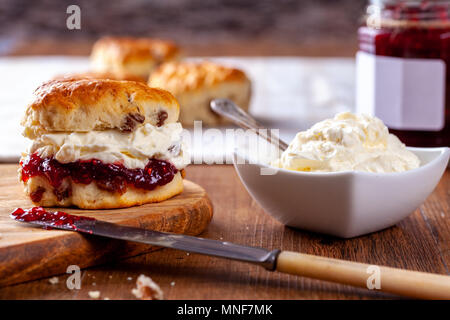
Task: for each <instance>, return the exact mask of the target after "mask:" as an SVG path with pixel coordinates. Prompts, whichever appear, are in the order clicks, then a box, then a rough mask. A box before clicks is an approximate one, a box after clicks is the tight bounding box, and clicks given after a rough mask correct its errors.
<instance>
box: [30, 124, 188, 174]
mask: <svg viewBox="0 0 450 320" xmlns="http://www.w3.org/2000/svg"><path fill="white" fill-rule="evenodd" d="M182 131H183V128H182V126H181V124H180V123H168V124H166V125H163V126H161V127H155V126H152V125H151V124H145V125H142V126H140V127H138V128H136V130H134V131H133V132H130V133H122V132H120V131H117V130H105V131H90V132H71V133H48V134H43V135H41V136H39V137H38V138H37V139H35V140H34V141H33V144H32V145H31V147H30V150H29V152H30V153H34V152H38V154H39V155H40V156H41V157H51V156H53V157H54V158H55V159H56V160H58V161H59V162H61V163H69V162H74V161H77V160H89V159H98V160H101V161H103V162H105V163H115V162H120V163H122V164H123V165H124V166H125V167H127V168H130V169H134V168H144V167H145V165H146V164H147V163H148V160H149V158H156V159H160V160H168V161H170V162H171V163H172V164H173V165H174V166H175V167H176V168H177V169H179V170H180V169H183V168H184V167H186V165H187V164H188V162H189V156H188V154H187V153H186V152H185V150H184V144H183V143H182Z"/></svg>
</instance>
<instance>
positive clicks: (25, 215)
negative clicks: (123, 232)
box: [11, 207, 95, 231]
mask: <svg viewBox="0 0 450 320" xmlns="http://www.w3.org/2000/svg"><path fill="white" fill-rule="evenodd" d="M11 218H13V219H14V220H18V221H22V222H43V223H46V226H47V227H48V225H50V228H51V227H52V226H53V227H61V228H65V229H72V230H75V231H76V230H78V227H77V225H76V223H77V222H81V221H95V219H94V218H89V217H84V216H75V215H71V214H68V213H65V212H62V211H55V212H50V211H46V210H45V209H44V208H42V207H33V208H31V209H26V210H24V209H22V208H17V209H16V210H14V211H13V212H12V213H11Z"/></svg>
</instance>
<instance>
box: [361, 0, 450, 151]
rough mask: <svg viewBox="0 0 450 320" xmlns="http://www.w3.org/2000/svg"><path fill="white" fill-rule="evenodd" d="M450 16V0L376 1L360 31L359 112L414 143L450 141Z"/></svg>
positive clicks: (431, 144)
mask: <svg viewBox="0 0 450 320" xmlns="http://www.w3.org/2000/svg"><path fill="white" fill-rule="evenodd" d="M449 16H450V1H401V0H400V1H399V0H397V1H394V0H378V1H375V0H373V1H372V4H371V5H369V7H368V15H367V16H366V19H365V22H366V23H365V24H364V25H363V26H361V27H360V28H359V30H358V39H359V52H358V54H357V99H356V100H357V102H356V104H357V111H358V112H367V111H368V110H369V113H373V114H375V116H377V117H379V118H380V119H381V120H383V121H384V122H385V124H386V125H387V126H388V127H389V129H390V131H391V133H393V134H395V135H397V136H398V137H399V138H400V140H402V141H403V142H404V143H405V144H406V145H409V146H417V147H439V146H450V69H449V66H450V18H449ZM368 105H369V107H367V106H368Z"/></svg>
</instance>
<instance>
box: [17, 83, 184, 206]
mask: <svg viewBox="0 0 450 320" xmlns="http://www.w3.org/2000/svg"><path fill="white" fill-rule="evenodd" d="M64 82H65V80H62V81H60V82H58V81H56V87H58V86H59V87H61V86H63V87H64V88H65V90H66V94H62V95H61V96H60V97H58V99H55V96H54V94H55V91H53V90H51V89H52V88H51V87H50V90H47V92H40V94H39V95H38V96H37V97H36V99H35V101H34V102H33V103H32V104H31V105H30V106H29V108H28V110H27V111H28V112H27V114H26V115H25V119H24V121H23V124H24V125H25V126H26V125H27V124H30V123H33V124H34V125H37V126H39V125H41V124H42V123H40V122H39V120H43V122H45V125H46V126H47V128H46V129H45V130H38V131H34V133H35V134H34V135H32V136H30V135H27V129H30V128H27V127H26V129H25V132H24V134H25V135H26V136H28V137H29V138H31V139H32V140H33V139H40V137H41V136H42V135H44V134H50V135H51V134H53V133H56V134H61V133H62V134H68V135H70V134H71V133H74V132H75V133H77V134H78V132H82V133H83V134H84V133H85V132H86V130H85V128H83V130H80V131H77V130H73V125H74V123H73V120H74V117H73V116H67V114H64V113H65V112H67V110H68V109H67V107H66V106H67V105H70V108H72V109H74V110H75V111H77V112H76V113H75V116H76V117H78V121H79V122H80V123H84V122H89V120H94V121H93V122H91V123H87V124H85V127H90V128H89V129H90V131H93V132H94V133H95V132H97V131H99V130H100V131H99V132H102V130H111V131H112V132H118V133H120V135H131V134H132V133H133V131H134V130H136V129H137V128H143V127H144V126H153V128H157V127H161V126H163V125H164V124H165V122H169V123H173V122H176V120H177V119H178V103H177V102H176V100H175V98H173V96H172V95H171V94H170V93H168V92H166V91H163V90H153V89H152V88H149V87H147V86H145V87H147V88H148V90H147V89H146V88H143V87H142V86H139V87H138V90H141V92H139V93H137V94H139V95H140V99H141V102H142V103H145V104H146V105H147V109H153V110H155V109H157V108H158V110H160V112H159V113H158V114H157V117H156V119H152V120H151V121H152V123H148V124H146V123H145V122H146V121H144V119H145V116H142V117H140V116H137V115H135V114H131V115H130V114H129V113H127V112H126V111H124V110H123V106H121V105H120V102H122V100H120V99H119V100H118V101H114V97H115V96H117V94H118V92H119V94H120V91H121V90H127V92H128V93H129V94H131V95H133V88H134V87H136V83H135V82H130V81H114V84H113V86H114V88H115V89H116V90H114V92H112V93H110V94H109V95H108V93H104V92H103V93H102V94H100V95H99V93H98V92H94V93H93V97H97V98H100V99H105V95H106V96H107V97H108V98H109V99H106V100H105V102H110V103H112V105H111V107H110V108H109V107H108V106H106V105H102V103H101V102H99V101H95V99H94V100H92V99H93V97H90V98H89V97H86V96H83V95H82V94H81V93H80V92H75V91H77V89H78V88H79V86H80V85H86V86H85V88H84V89H87V88H91V89H92V83H91V84H89V82H92V81H86V80H82V81H81V82H82V83H81V84H80V83H79V82H80V81H79V80H76V81H68V82H76V83H75V84H74V85H72V86H70V84H66V85H64V84H63V83H64ZM66 82H67V81H66ZM93 82H95V83H97V84H98V85H100V87H102V84H103V82H106V83H110V80H93ZM72 84H73V83H72ZM130 87H131V88H130ZM94 88H95V86H94ZM56 91H58V90H56ZM84 91H85V93H86V94H89V90H87V91H86V90H84ZM52 95H53V96H52ZM111 97H112V101H111ZM116 100H117V99H116ZM86 101H88V102H89V101H90V102H92V103H93V105H94V107H93V109H94V113H96V114H95V115H94V116H93V115H92V113H93V112H92V108H91V109H90V108H89V107H86V105H83V103H85V102H86ZM174 101H175V105H176V110H175V111H174ZM114 102H116V103H114ZM160 106H162V108H160ZM159 108H160V109H159ZM138 109H139V107H138ZM29 110H34V111H36V110H37V113H40V114H41V115H42V114H43V113H44V114H45V112H49V113H50V112H54V111H55V110H56V113H55V115H54V117H55V118H58V117H59V118H61V117H62V118H64V117H65V116H66V117H67V118H68V119H62V120H61V119H59V120H57V121H56V122H58V121H59V123H58V124H56V126H61V125H68V127H69V128H55V129H56V130H48V127H52V125H53V123H52V119H51V117H45V116H44V117H42V116H41V117H39V116H38V117H36V112H34V117H33V112H30V111H29ZM58 111H59V112H60V114H58V113H59V112H58ZM69 111H70V110H69ZM103 113H106V114H107V116H106V117H104V119H108V120H111V121H109V122H106V123H103V125H104V126H105V128H102V129H100V128H98V127H95V125H94V124H93V123H95V122H96V121H95V119H94V118H96V117H97V118H102V117H103V116H104V114H103ZM114 113H116V114H114ZM174 113H176V114H174ZM124 114H125V115H126V117H125V119H128V120H126V121H125V122H124V124H123V121H121V123H122V124H123V125H121V126H120V127H118V126H117V123H119V122H118V121H116V119H117V118H123V115H124ZM114 115H115V118H116V119H115V118H114ZM30 118H34V119H30ZM83 118H85V119H83ZM36 120H37V121H36ZM71 121H72V122H71ZM78 121H77V122H78ZM171 125H174V124H171ZM41 128H42V127H41ZM180 128H181V127H180ZM61 129H62V130H61ZM90 131H88V133H89V132H90ZM95 134H96V135H97V133H95ZM115 141H116V140H115V138H114V142H115ZM81 147H82V148H84V143H82V144H81ZM169 149H170V148H169ZM158 150H159V149H158ZM164 150H165V149H164ZM100 158H101V157H100ZM158 158H159V156H158V154H157V153H155V154H154V156H151V157H149V158H148V162H147V163H146V164H145V158H143V160H142V166H140V167H136V166H130V168H128V167H127V166H126V162H125V163H124V162H123V161H114V162H113V161H102V160H99V159H97V158H95V157H93V158H87V159H86V157H84V158H83V159H75V160H74V161H70V162H68V161H63V162H60V161H58V160H57V159H56V158H55V155H54V154H52V153H50V154H45V153H44V154H40V153H39V152H37V151H35V152H33V150H31V149H30V150H29V152H28V153H27V154H24V156H23V157H22V159H21V160H20V169H19V179H20V181H22V182H23V184H24V187H25V193H26V194H27V195H28V196H29V197H30V199H31V201H32V202H33V203H34V204H36V205H39V206H44V207H55V206H56V207H58V206H59V207H69V206H76V207H79V208H83V209H110V208H124V207H130V206H135V205H141V204H145V203H151V202H160V201H163V200H166V199H168V198H170V197H173V196H175V195H177V194H179V193H181V192H182V191H183V178H184V175H185V174H184V172H185V171H184V166H181V167H178V168H177V167H176V166H175V165H174V164H173V163H172V162H171V160H170V159H172V158H164V157H163V158H161V159H158ZM168 159H169V160H168ZM144 164H145V167H144Z"/></svg>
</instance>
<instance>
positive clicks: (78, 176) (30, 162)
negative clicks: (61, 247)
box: [20, 153, 178, 197]
mask: <svg viewBox="0 0 450 320" xmlns="http://www.w3.org/2000/svg"><path fill="white" fill-rule="evenodd" d="M20 165H21V168H22V180H23V181H24V182H26V181H27V180H28V179H29V178H31V177H34V176H41V177H45V178H46V179H47V180H48V181H49V183H50V184H51V185H52V186H53V188H54V191H58V195H61V197H64V196H65V197H67V196H69V194H70V192H69V191H64V190H62V191H60V190H61V186H62V184H63V180H64V179H66V178H68V177H70V178H71V179H72V181H73V182H75V183H79V184H90V183H91V182H94V183H95V184H96V185H97V187H98V188H100V189H102V190H107V191H111V192H118V193H120V194H123V193H124V192H125V191H126V190H127V187H128V186H133V187H135V188H138V189H144V190H153V189H155V188H156V187H157V186H163V185H165V184H167V183H169V182H171V181H172V179H173V177H174V175H175V174H176V173H177V172H178V170H177V169H176V168H175V167H174V166H173V165H172V164H171V163H170V162H167V161H163V160H157V159H150V160H149V161H148V163H147V165H146V166H145V168H143V169H141V168H136V169H129V168H126V167H125V166H124V165H123V164H121V163H103V162H102V161H100V160H96V159H92V160H79V161H76V162H70V163H60V162H58V161H57V160H56V159H54V158H41V157H40V156H39V155H37V154H36V153H33V154H32V155H30V156H28V157H27V158H25V159H24V160H23V161H21V162H20Z"/></svg>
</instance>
